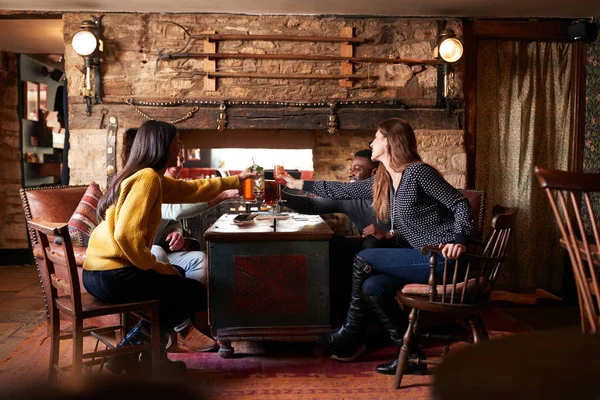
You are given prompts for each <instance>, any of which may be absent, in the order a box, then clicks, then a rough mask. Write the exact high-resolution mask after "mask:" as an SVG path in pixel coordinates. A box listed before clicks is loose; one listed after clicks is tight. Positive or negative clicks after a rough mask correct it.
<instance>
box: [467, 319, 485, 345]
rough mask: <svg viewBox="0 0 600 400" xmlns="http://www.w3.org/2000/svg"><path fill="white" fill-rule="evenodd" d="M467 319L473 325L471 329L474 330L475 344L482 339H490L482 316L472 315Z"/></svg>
mask: <svg viewBox="0 0 600 400" xmlns="http://www.w3.org/2000/svg"><path fill="white" fill-rule="evenodd" d="M467 321H468V323H469V326H470V327H471V331H472V332H473V344H479V343H481V342H482V341H487V340H490V338H489V336H488V334H487V331H486V330H485V326H484V324H483V320H482V319H481V316H479V315H470V316H469V317H468V319H467Z"/></svg>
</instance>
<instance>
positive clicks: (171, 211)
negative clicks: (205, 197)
mask: <svg viewBox="0 0 600 400" xmlns="http://www.w3.org/2000/svg"><path fill="white" fill-rule="evenodd" d="M206 210H208V203H195V204H163V205H162V207H161V211H162V217H163V219H186V218H191V217H195V216H196V215H198V214H201V213H203V212H204V211H206Z"/></svg>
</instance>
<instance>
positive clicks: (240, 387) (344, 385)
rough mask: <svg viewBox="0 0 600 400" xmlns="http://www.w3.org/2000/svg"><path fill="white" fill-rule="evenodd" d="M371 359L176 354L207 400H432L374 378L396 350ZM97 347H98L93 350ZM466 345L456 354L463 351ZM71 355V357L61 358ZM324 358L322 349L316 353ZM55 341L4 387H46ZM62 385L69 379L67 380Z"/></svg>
mask: <svg viewBox="0 0 600 400" xmlns="http://www.w3.org/2000/svg"><path fill="white" fill-rule="evenodd" d="M484 321H485V324H486V327H487V329H488V332H489V334H490V337H491V339H492V340H493V339H494V338H498V337H501V336H505V335H510V334H513V333H518V332H524V331H526V330H527V329H526V328H525V327H524V325H522V324H521V323H519V322H518V321H516V320H514V319H512V318H510V317H509V316H507V315H506V314H505V313H504V312H502V311H499V310H490V311H488V312H487V313H486V314H485V315H484ZM369 344H371V346H370V351H369V352H368V353H367V354H366V356H364V358H362V359H361V360H360V361H357V362H352V363H340V362H337V361H333V360H331V359H330V358H329V357H327V356H317V355H315V353H316V352H317V351H316V350H315V345H314V344H311V343H290V342H264V343H254V344H249V343H234V347H235V348H236V353H235V356H234V358H231V359H223V358H221V357H219V355H218V354H217V353H189V352H179V353H171V354H170V355H169V357H170V358H171V359H177V360H183V361H185V363H186V364H187V367H188V371H187V372H186V374H185V376H184V378H183V381H184V382H186V383H187V385H188V386H189V387H191V388H192V389H193V390H194V391H196V392H197V393H199V398H201V399H242V400H255V399H256V400H258V399H260V400H262V399H282V400H286V399H293V400H298V399H369V400H373V399H390V398H405V399H429V398H431V396H430V384H431V379H432V375H431V374H429V375H426V376H406V377H405V378H404V380H403V382H402V388H401V389H400V390H394V389H392V383H393V376H385V375H381V374H378V373H376V372H374V368H375V366H376V365H377V364H379V363H382V362H387V361H389V360H391V359H392V358H393V357H394V356H395V350H394V348H393V347H391V346H386V347H380V348H377V344H376V343H369ZM86 345H88V346H91V345H92V343H91V341H90V343H88V344H86ZM465 345H467V344H463V343H457V344H455V345H453V346H452V351H456V350H457V349H459V348H460V347H461V346H465ZM68 346H69V344H68V343H65V345H63V346H61V362H64V363H68V362H69V358H70V354H71V352H70V349H69V347H68ZM442 346H443V343H440V342H437V343H436V342H434V341H423V348H424V350H425V352H426V353H427V355H428V357H430V358H435V357H437V356H439V354H441V349H442ZM62 349H64V350H62ZM317 350H318V349H317ZM48 356H49V341H48V340H47V338H46V327H45V326H40V327H38V328H36V329H35V330H34V331H33V332H32V334H31V336H30V337H29V338H27V339H25V340H24V341H23V343H22V344H21V346H20V347H19V348H18V349H17V350H15V352H14V353H13V354H12V355H11V356H10V357H9V358H8V359H7V360H5V361H4V362H3V363H0V386H1V387H2V388H4V389H16V388H19V387H24V386H29V387H31V386H30V385H31V384H32V383H35V382H43V381H45V379H46V377H47V368H48ZM59 379H63V380H64V379H68V378H60V377H59Z"/></svg>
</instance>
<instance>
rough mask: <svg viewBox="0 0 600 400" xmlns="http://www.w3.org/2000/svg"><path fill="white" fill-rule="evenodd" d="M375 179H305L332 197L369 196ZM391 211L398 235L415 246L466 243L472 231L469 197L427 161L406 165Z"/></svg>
mask: <svg viewBox="0 0 600 400" xmlns="http://www.w3.org/2000/svg"><path fill="white" fill-rule="evenodd" d="M374 179H375V177H371V178H369V179H365V180H363V181H357V182H335V181H304V186H303V189H304V190H306V191H309V192H313V193H315V194H316V195H318V196H322V197H329V198H333V199H356V198H358V199H370V198H372V197H373V180H374ZM392 210H393V212H392ZM389 215H390V218H391V216H393V218H391V219H393V228H394V231H395V232H396V236H397V237H404V238H406V240H407V241H408V243H409V244H410V245H411V246H412V247H413V248H420V247H423V246H437V245H439V244H440V243H452V242H454V243H460V244H464V245H466V244H467V241H468V238H469V236H470V235H471V234H472V232H473V214H472V212H471V206H470V204H469V200H467V199H466V198H465V197H464V196H463V195H462V194H461V193H460V192H459V191H458V190H456V189H455V188H454V187H453V186H452V185H450V184H449V183H448V182H447V181H446V180H445V179H444V178H443V177H442V176H441V175H440V174H439V172H438V171H437V170H435V168H433V167H432V166H430V165H427V164H422V163H416V164H410V165H408V166H407V167H406V168H405V169H404V172H403V173H402V180H401V181H400V185H399V186H398V190H397V191H394V189H393V188H391V190H390V213H389Z"/></svg>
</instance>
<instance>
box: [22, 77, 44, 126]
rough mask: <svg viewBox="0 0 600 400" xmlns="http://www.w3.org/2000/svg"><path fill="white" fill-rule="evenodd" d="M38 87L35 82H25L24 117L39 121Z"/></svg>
mask: <svg viewBox="0 0 600 400" xmlns="http://www.w3.org/2000/svg"><path fill="white" fill-rule="evenodd" d="M39 115H40V88H39V85H38V84H37V83H35V82H25V117H26V118H27V119H28V120H30V121H39V118H40V117H39Z"/></svg>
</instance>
